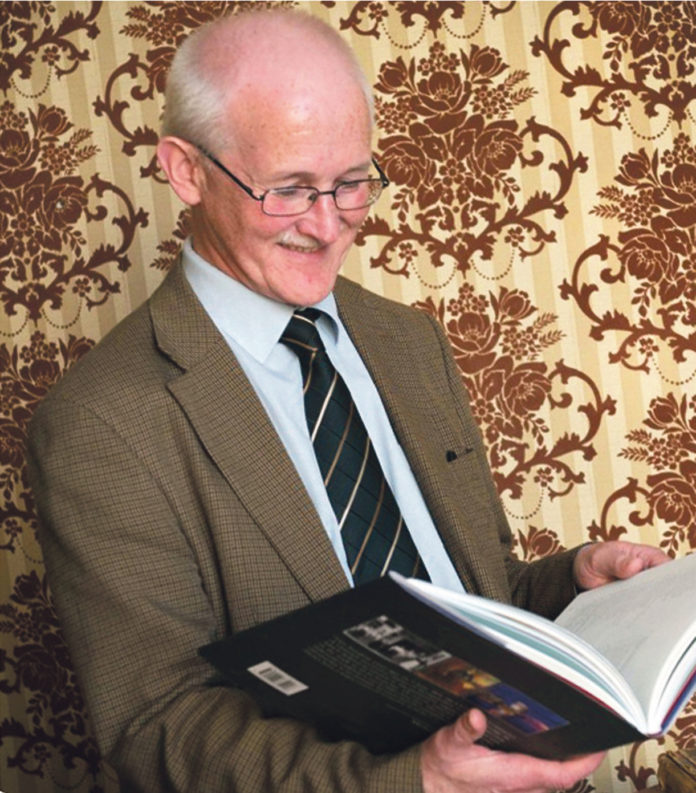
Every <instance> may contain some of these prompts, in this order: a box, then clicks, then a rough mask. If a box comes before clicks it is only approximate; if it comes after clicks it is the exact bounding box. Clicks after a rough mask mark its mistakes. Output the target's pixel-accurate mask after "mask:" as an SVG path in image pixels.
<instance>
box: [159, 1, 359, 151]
mask: <svg viewBox="0 0 696 793" xmlns="http://www.w3.org/2000/svg"><path fill="white" fill-rule="evenodd" d="M336 96H343V97H346V98H347V99H348V100H349V101H353V100H354V98H357V101H358V102H359V103H361V104H362V105H363V107H364V110H365V111H366V112H367V113H368V115H369V118H370V121H371V119H372V97H371V91H370V87H369V84H368V83H367V80H366V79H365V76H364V74H363V73H362V70H361V69H360V66H359V64H358V62H357V60H356V59H355V56H354V54H353V52H352V50H351V49H350V47H349V46H348V45H347V44H346V42H345V41H344V40H343V39H342V38H341V37H340V36H339V35H338V33H337V32H336V31H335V30H333V29H332V28H331V27H329V26H328V25H326V24H325V23H324V22H322V21H321V20H319V19H317V18H316V17H313V16H311V15H309V14H306V13H303V12H299V11H294V10H289V9H278V8H276V9H270V10H256V11H249V12H242V13H238V14H234V15H229V16H227V17H223V18H221V19H219V20H216V21H214V22H211V23H208V24H207V25H204V26H203V27H201V28H199V29H198V30H197V31H195V32H194V33H192V34H191V35H190V36H189V38H188V39H187V40H186V41H185V42H184V43H183V44H182V45H181V47H180V49H179V50H178V52H177V54H176V55H175V58H174V61H173V63H172V67H171V71H170V74H169V77H168V80H167V90H166V95H165V112H164V117H163V133H164V134H165V135H176V136H178V137H181V138H184V139H186V140H191V141H193V142H195V143H198V144H200V145H203V146H205V147H206V148H213V149H216V150H219V148H220V147H221V146H225V147H226V146H229V145H231V144H232V143H233V141H235V140H237V141H239V140H240V139H241V135H242V133H243V132H244V130H243V129H242V127H244V126H247V127H248V125H249V122H251V121H252V119H253V123H254V124H255V125H256V124H259V123H263V118H264V117H265V115H266V112H270V113H272V112H274V111H279V110H280V109H282V111H283V113H285V115H286V117H287V118H288V119H290V120H294V121H296V122H297V123H304V124H311V122H312V114H313V113H314V112H316V108H317V107H321V106H323V105H326V106H328V105H330V104H331V103H332V101H333V102H335V99H336ZM264 111H265V112H264Z"/></svg>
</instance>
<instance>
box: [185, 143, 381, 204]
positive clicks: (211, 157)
mask: <svg viewBox="0 0 696 793" xmlns="http://www.w3.org/2000/svg"><path fill="white" fill-rule="evenodd" d="M193 145H194V146H195V147H196V148H197V149H198V151H200V153H201V154H202V155H203V156H205V157H207V158H208V159H209V160H210V162H212V163H213V165H217V167H218V168H219V169H220V170H221V171H222V172H223V173H224V174H226V175H227V176H229V177H230V179H231V180H232V181H233V182H234V183H235V184H237V185H239V186H240V187H241V188H242V190H244V192H245V193H246V194H247V195H248V196H250V197H251V198H253V199H254V201H263V196H258V195H254V193H253V191H252V189H251V188H250V187H249V185H246V184H244V182H242V181H240V180H239V179H237V177H236V176H235V175H234V174H233V173H232V171H229V170H228V169H227V168H225V166H224V165H223V164H222V163H221V162H220V160H218V158H217V157H215V156H214V155H212V154H211V153H210V152H209V151H208V150H207V149H206V148H204V147H203V146H199V145H198V144H197V143H194V144H193ZM378 170H379V169H378Z"/></svg>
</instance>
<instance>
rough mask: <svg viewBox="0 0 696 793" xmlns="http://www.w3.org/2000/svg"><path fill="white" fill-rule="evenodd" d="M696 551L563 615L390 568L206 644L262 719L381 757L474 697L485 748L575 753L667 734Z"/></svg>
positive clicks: (688, 678) (688, 687)
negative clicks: (292, 722) (283, 718)
mask: <svg viewBox="0 0 696 793" xmlns="http://www.w3.org/2000/svg"><path fill="white" fill-rule="evenodd" d="M695 584H696V555H694V556H688V557H685V558H682V559H680V560H678V561H675V562H671V563H668V564H666V565H662V566H660V567H657V568H654V569H652V570H648V571H646V572H643V573H641V574H639V575H638V576H635V577H634V578H631V579H628V580H626V581H621V582H617V583H614V584H610V585H608V586H604V587H601V588H599V589H595V590H592V591H589V592H585V593H583V594H581V595H579V596H578V597H577V598H575V600H574V601H573V602H572V603H571V604H570V605H569V606H568V608H567V609H566V610H565V611H564V612H563V613H562V614H561V615H560V616H559V618H558V619H557V620H556V621H555V622H551V621H550V620H546V619H544V618H542V617H538V616H536V615H534V614H531V613H529V612H527V611H523V610H522V609H518V608H515V607H514V606H509V605H505V604H501V603H498V602H496V601H492V600H487V599H485V598H481V597H478V596H476V595H470V594H461V593H454V592H449V591H447V590H444V589H441V588H439V587H436V586H433V585H432V584H430V583H427V582H423V581H419V580H416V579H405V578H403V577H401V576H398V575H394V574H392V575H391V576H390V578H384V579H380V580H378V581H374V582H372V583H370V584H367V585H364V586H361V587H358V588H356V589H353V590H349V591H347V592H344V593H342V594H340V595H337V596H335V597H333V598H329V599H328V600H326V601H323V602H321V603H317V604H313V605H311V606H308V607H306V608H304V609H301V610H299V611H296V612H293V613H291V614H288V615H285V616H283V617H280V618H278V619H276V620H272V621H271V622H268V623H264V624H263V625H259V626H257V627H255V628H251V629H250V630H248V631H244V632H242V633H240V634H238V635H236V636H232V637H228V638H226V639H222V640H221V641H218V642H215V643H213V644H211V645H207V646H206V647H204V648H201V654H202V655H203V656H204V657H205V658H207V659H208V660H209V661H210V662H211V663H213V664H214V665H215V666H216V667H217V668H218V669H219V670H220V671H221V673H222V674H223V676H224V678H225V679H226V681H227V682H228V683H232V684H233V685H236V686H240V687H243V688H246V689H247V690H249V691H250V692H251V693H252V695H253V696H254V697H255V698H256V700H257V701H258V702H259V704H260V705H261V706H262V707H263V709H264V711H265V712H266V714H267V715H269V716H274V715H290V716H294V717H295V718H298V719H301V720H304V721H308V722H310V723H312V724H314V725H315V726H316V727H317V728H318V729H319V731H320V732H321V733H322V734H324V735H325V736H326V737H327V738H328V739H330V740H335V739H355V740H358V741H360V742H361V743H363V744H365V745H366V746H368V748H370V749H371V750H373V751H375V752H391V751H396V750H399V749H402V748H405V747H407V746H409V745H412V744H413V743H415V742H417V741H419V740H422V739H423V738H425V737H426V736H427V735H429V734H430V733H432V732H434V731H435V730H436V729H438V728H439V727H440V726H442V725H443V724H447V723H449V722H451V721H453V720H454V719H455V718H456V717H457V716H458V715H459V714H460V713H461V712H462V711H464V710H466V709H469V708H471V707H477V708H479V709H481V710H482V711H483V712H484V713H486V715H487V716H488V724H489V727H488V730H487V732H486V735H485V736H484V739H483V743H486V744H488V745H490V746H493V747H497V748H504V749H510V750H516V751H523V752H527V753H530V754H535V755H538V756H541V757H566V756H569V755H573V754H578V753H581V752H589V751H595V750H599V749H606V748H609V747H611V746H617V745H621V744H623V743H628V742H630V741H633V740H640V739H642V738H644V737H648V736H659V735H662V734H664V733H665V732H666V731H667V730H668V729H669V727H670V725H671V724H672V723H673V722H674V720H675V718H676V717H677V715H678V713H679V711H680V710H681V708H682V707H683V706H684V705H685V704H686V702H687V701H688V699H689V697H690V696H691V694H692V693H693V691H694V689H695V688H696V609H694V606H693V598H694V594H693V589H694V585H695Z"/></svg>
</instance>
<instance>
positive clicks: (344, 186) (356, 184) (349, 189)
mask: <svg viewBox="0 0 696 793" xmlns="http://www.w3.org/2000/svg"><path fill="white" fill-rule="evenodd" d="M364 186H365V180H364V179H357V180H355V181H353V182H341V184H340V185H338V187H337V188H336V189H337V190H340V191H341V192H342V193H344V194H347V193H357V192H359V191H360V190H362V189H364Z"/></svg>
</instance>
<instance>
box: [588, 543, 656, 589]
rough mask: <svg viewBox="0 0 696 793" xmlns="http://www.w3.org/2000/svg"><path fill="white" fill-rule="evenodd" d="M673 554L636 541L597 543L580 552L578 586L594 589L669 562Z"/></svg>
mask: <svg viewBox="0 0 696 793" xmlns="http://www.w3.org/2000/svg"><path fill="white" fill-rule="evenodd" d="M669 560H670V559H669V556H667V554H666V553H664V552H663V551H661V550H660V549H659V548H655V547H653V546H652V545H639V544H636V543H632V542H617V541H614V540H611V541H609V542H597V543H591V544H590V545H585V546H584V547H583V548H581V549H580V550H579V551H578V554H577V556H576V557H575V561H574V563H573V576H574V578H575V584H576V586H577V587H578V589H594V588H595V587H598V586H602V585H604V584H609V583H610V582H611V581H618V580H620V579H622V578H631V576H634V575H636V574H637V573H640V572H641V571H643V570H647V569H648V568H649V567H657V566H658V565H660V564H664V563H665V562H668V561H669Z"/></svg>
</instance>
